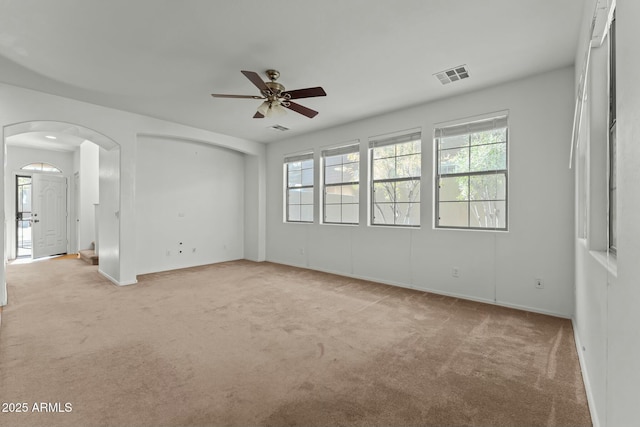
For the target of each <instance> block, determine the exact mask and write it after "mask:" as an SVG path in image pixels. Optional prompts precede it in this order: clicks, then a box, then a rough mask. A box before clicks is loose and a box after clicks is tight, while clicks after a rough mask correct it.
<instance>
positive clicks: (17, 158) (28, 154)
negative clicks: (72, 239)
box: [4, 145, 73, 259]
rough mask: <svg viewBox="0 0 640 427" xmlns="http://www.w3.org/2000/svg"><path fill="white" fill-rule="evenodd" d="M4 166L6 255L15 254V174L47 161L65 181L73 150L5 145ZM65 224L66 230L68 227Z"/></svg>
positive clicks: (71, 171)
mask: <svg viewBox="0 0 640 427" xmlns="http://www.w3.org/2000/svg"><path fill="white" fill-rule="evenodd" d="M6 162H7V164H6V167H5V173H4V175H5V182H4V187H5V193H4V206H5V214H6V219H7V221H6V227H5V230H6V231H5V233H6V243H7V248H6V250H7V252H8V257H9V258H10V259H11V258H15V256H16V240H15V239H16V178H15V177H16V174H21V175H31V173H32V171H21V170H20V169H21V168H22V167H23V166H26V165H28V164H30V163H40V162H43V163H49V164H51V165H53V166H55V167H57V168H58V169H60V170H61V171H62V175H63V176H65V177H66V178H67V183H69V182H70V181H71V177H72V176H73V152H71V151H68V152H67V151H51V150H40V149H35V148H28V147H18V146H12V145H9V146H7V157H6ZM69 203H70V195H69V192H67V205H68V206H69ZM69 226H70V225H69V224H67V230H68V229H69Z"/></svg>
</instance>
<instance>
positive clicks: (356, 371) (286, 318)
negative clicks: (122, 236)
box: [0, 259, 591, 426]
mask: <svg viewBox="0 0 640 427" xmlns="http://www.w3.org/2000/svg"><path fill="white" fill-rule="evenodd" d="M7 277H8V286H9V303H10V304H9V305H8V306H7V307H5V309H4V312H3V315H2V316H3V319H2V322H3V323H2V328H1V329H0V401H1V402H5V403H11V402H12V403H26V404H27V407H28V410H27V412H26V413H15V412H14V413H6V412H0V425H3V426H5V425H6V426H27V425H28V426H35V425H38V426H62V425H64V426H93V425H115V426H121V425H122V426H124V425H126V426H138V425H140V426H143V425H144V426H162V425H172V426H191V425H197V426H204V425H239V426H244V425H247V426H254V425H273V426H291V425H301V426H310V425H321V426H333V425H341V426H347V425H357V426H364V425H385V426H390V425H391V426H399V425H402V426H410V425H438V426H440V425H456V426H461V425H481V426H587V425H591V422H590V417H589V410H588V407H587V403H586V397H585V391H584V386H583V383H582V377H581V374H580V369H579V364H578V359H577V355H576V349H575V344H574V339H573V332H572V329H571V323H570V322H569V321H568V320H564V319H558V318H553V317H548V316H543V315H538V314H532V313H526V312H521V311H517V310H511V309H507V308H502V307H496V306H491V305H485V304H480V303H474V302H469V301H464V300H459V299H455V298H448V297H442V296H437V295H433V294H429V293H424V292H418V291H412V290H406V289H401V288H397V287H391V286H386V285H381V284H376V283H371V282H366V281H360V280H354V279H349V278H344V277H339V276H334V275H329V274H324V273H319V272H314V271H309V270H304V269H297V268H291V267H286V266H281V265H277V264H271V263H252V262H249V261H235V262H228V263H222V264H216V265H211V266H205V267H197V268H192V269H186V270H180V271H173V272H166V273H157V274H151V275H145V276H141V277H139V284H137V285H135V286H129V287H122V288H119V287H116V286H113V285H112V284H111V283H110V282H108V281H107V280H106V279H104V278H102V277H101V276H100V275H99V274H98V273H97V268H96V266H91V265H88V264H86V263H84V262H82V261H81V260H78V259H63V260H57V261H55V262H53V261H47V262H38V263H33V264H29V265H10V266H9V267H8V275H7ZM42 402H44V403H45V407H46V409H48V410H54V411H55V412H35V411H34V410H33V406H34V404H36V405H37V406H36V407H37V408H38V409H41V408H42V407H41V406H40V405H41V403H42ZM66 404H68V405H66ZM65 405H66V406H65ZM1 409H5V408H1ZM7 409H8V407H7ZM14 409H15V405H14ZM68 409H71V412H68ZM65 410H67V412H65Z"/></svg>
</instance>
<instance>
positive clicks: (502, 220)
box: [435, 115, 508, 230]
mask: <svg viewBox="0 0 640 427" xmlns="http://www.w3.org/2000/svg"><path fill="white" fill-rule="evenodd" d="M435 146H436V161H437V172H436V181H435V185H436V216H435V218H436V224H435V225H436V227H440V228H463V229H492V230H507V181H508V179H507V178H508V176H507V116H506V115H505V116H500V117H494V118H491V119H484V120H478V121H474V122H469V123H465V124H460V125H455V126H448V127H441V128H436V129H435Z"/></svg>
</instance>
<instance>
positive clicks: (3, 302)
mask: <svg viewBox="0 0 640 427" xmlns="http://www.w3.org/2000/svg"><path fill="white" fill-rule="evenodd" d="M2 288H3V289H4V294H3V295H2V299H0V307H4V306H5V305H7V303H8V298H7V282H4V283H3V284H2Z"/></svg>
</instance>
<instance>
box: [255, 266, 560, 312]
mask: <svg viewBox="0 0 640 427" xmlns="http://www.w3.org/2000/svg"><path fill="white" fill-rule="evenodd" d="M267 261H269V262H273V263H275V264H283V265H289V266H291V267H298V268H307V269H309V270H315V271H322V272H323V273H330V274H336V275H338V276H344V277H352V278H354V279H360V280H367V281H369V282H376V283H382V284H384V285H390V286H397V287H400V288H406V289H413V290H416V291H422V292H429V293H432V294H436V295H444V296H447V297H452V298H460V299H464V300H469V301H476V302H481V303H485V304H491V305H497V306H501V307H507V308H513V309H516V310H522V311H529V312H532V313H539V314H545V315H547V316H553V317H560V318H563V319H571V315H568V314H566V313H557V312H554V311H549V310H544V309H540V308H535V307H529V306H526V305H520V304H512V303H509V302H504V301H494V300H492V299H488V298H480V297H474V296H470V295H465V294H457V293H455V292H446V291H442V290H439V289H431V288H427V287H422V286H415V285H411V284H407V283H401V282H394V281H389V280H383V279H379V278H376V277H367V276H361V275H358V274H352V273H345V272H342V271H332V270H328V269H324V268H318V267H309V266H308V265H298V264H293V263H287V262H282V261H278V260H267Z"/></svg>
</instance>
